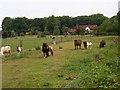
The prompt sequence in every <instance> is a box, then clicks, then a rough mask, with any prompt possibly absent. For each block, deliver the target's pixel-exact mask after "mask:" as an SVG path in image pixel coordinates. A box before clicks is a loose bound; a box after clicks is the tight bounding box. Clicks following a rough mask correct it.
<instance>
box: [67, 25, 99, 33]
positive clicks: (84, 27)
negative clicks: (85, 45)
mask: <svg viewBox="0 0 120 90" xmlns="http://www.w3.org/2000/svg"><path fill="white" fill-rule="evenodd" d="M96 28H97V25H76V27H75V28H74V29H69V30H68V32H69V33H70V34H76V33H79V31H80V30H86V31H88V32H93V31H94V30H95V29H96Z"/></svg>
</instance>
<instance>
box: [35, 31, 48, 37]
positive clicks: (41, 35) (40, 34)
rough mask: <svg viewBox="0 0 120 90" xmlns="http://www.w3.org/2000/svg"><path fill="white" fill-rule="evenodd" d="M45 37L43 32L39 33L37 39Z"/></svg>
mask: <svg viewBox="0 0 120 90" xmlns="http://www.w3.org/2000/svg"><path fill="white" fill-rule="evenodd" d="M45 36H46V34H45V33H43V32H39V33H38V35H37V38H40V37H45Z"/></svg>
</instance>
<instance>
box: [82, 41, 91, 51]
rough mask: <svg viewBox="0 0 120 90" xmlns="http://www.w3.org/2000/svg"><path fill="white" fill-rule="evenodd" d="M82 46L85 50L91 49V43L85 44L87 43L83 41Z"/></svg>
mask: <svg viewBox="0 0 120 90" xmlns="http://www.w3.org/2000/svg"><path fill="white" fill-rule="evenodd" d="M83 45H84V48H85V49H87V48H90V49H91V47H92V42H87V41H84V42H83Z"/></svg>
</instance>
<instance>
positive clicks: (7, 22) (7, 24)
mask: <svg viewBox="0 0 120 90" xmlns="http://www.w3.org/2000/svg"><path fill="white" fill-rule="evenodd" d="M12 23H13V19H11V18H10V17H5V18H4V19H3V21H2V30H3V31H5V32H7V36H11V35H10V34H11V30H12ZM5 32H3V33H5Z"/></svg>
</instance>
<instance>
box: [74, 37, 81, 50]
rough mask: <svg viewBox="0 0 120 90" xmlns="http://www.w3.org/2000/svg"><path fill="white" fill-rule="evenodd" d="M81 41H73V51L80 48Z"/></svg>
mask: <svg viewBox="0 0 120 90" xmlns="http://www.w3.org/2000/svg"><path fill="white" fill-rule="evenodd" d="M81 44H82V40H80V39H78V40H74V46H75V49H78V48H81Z"/></svg>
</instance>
